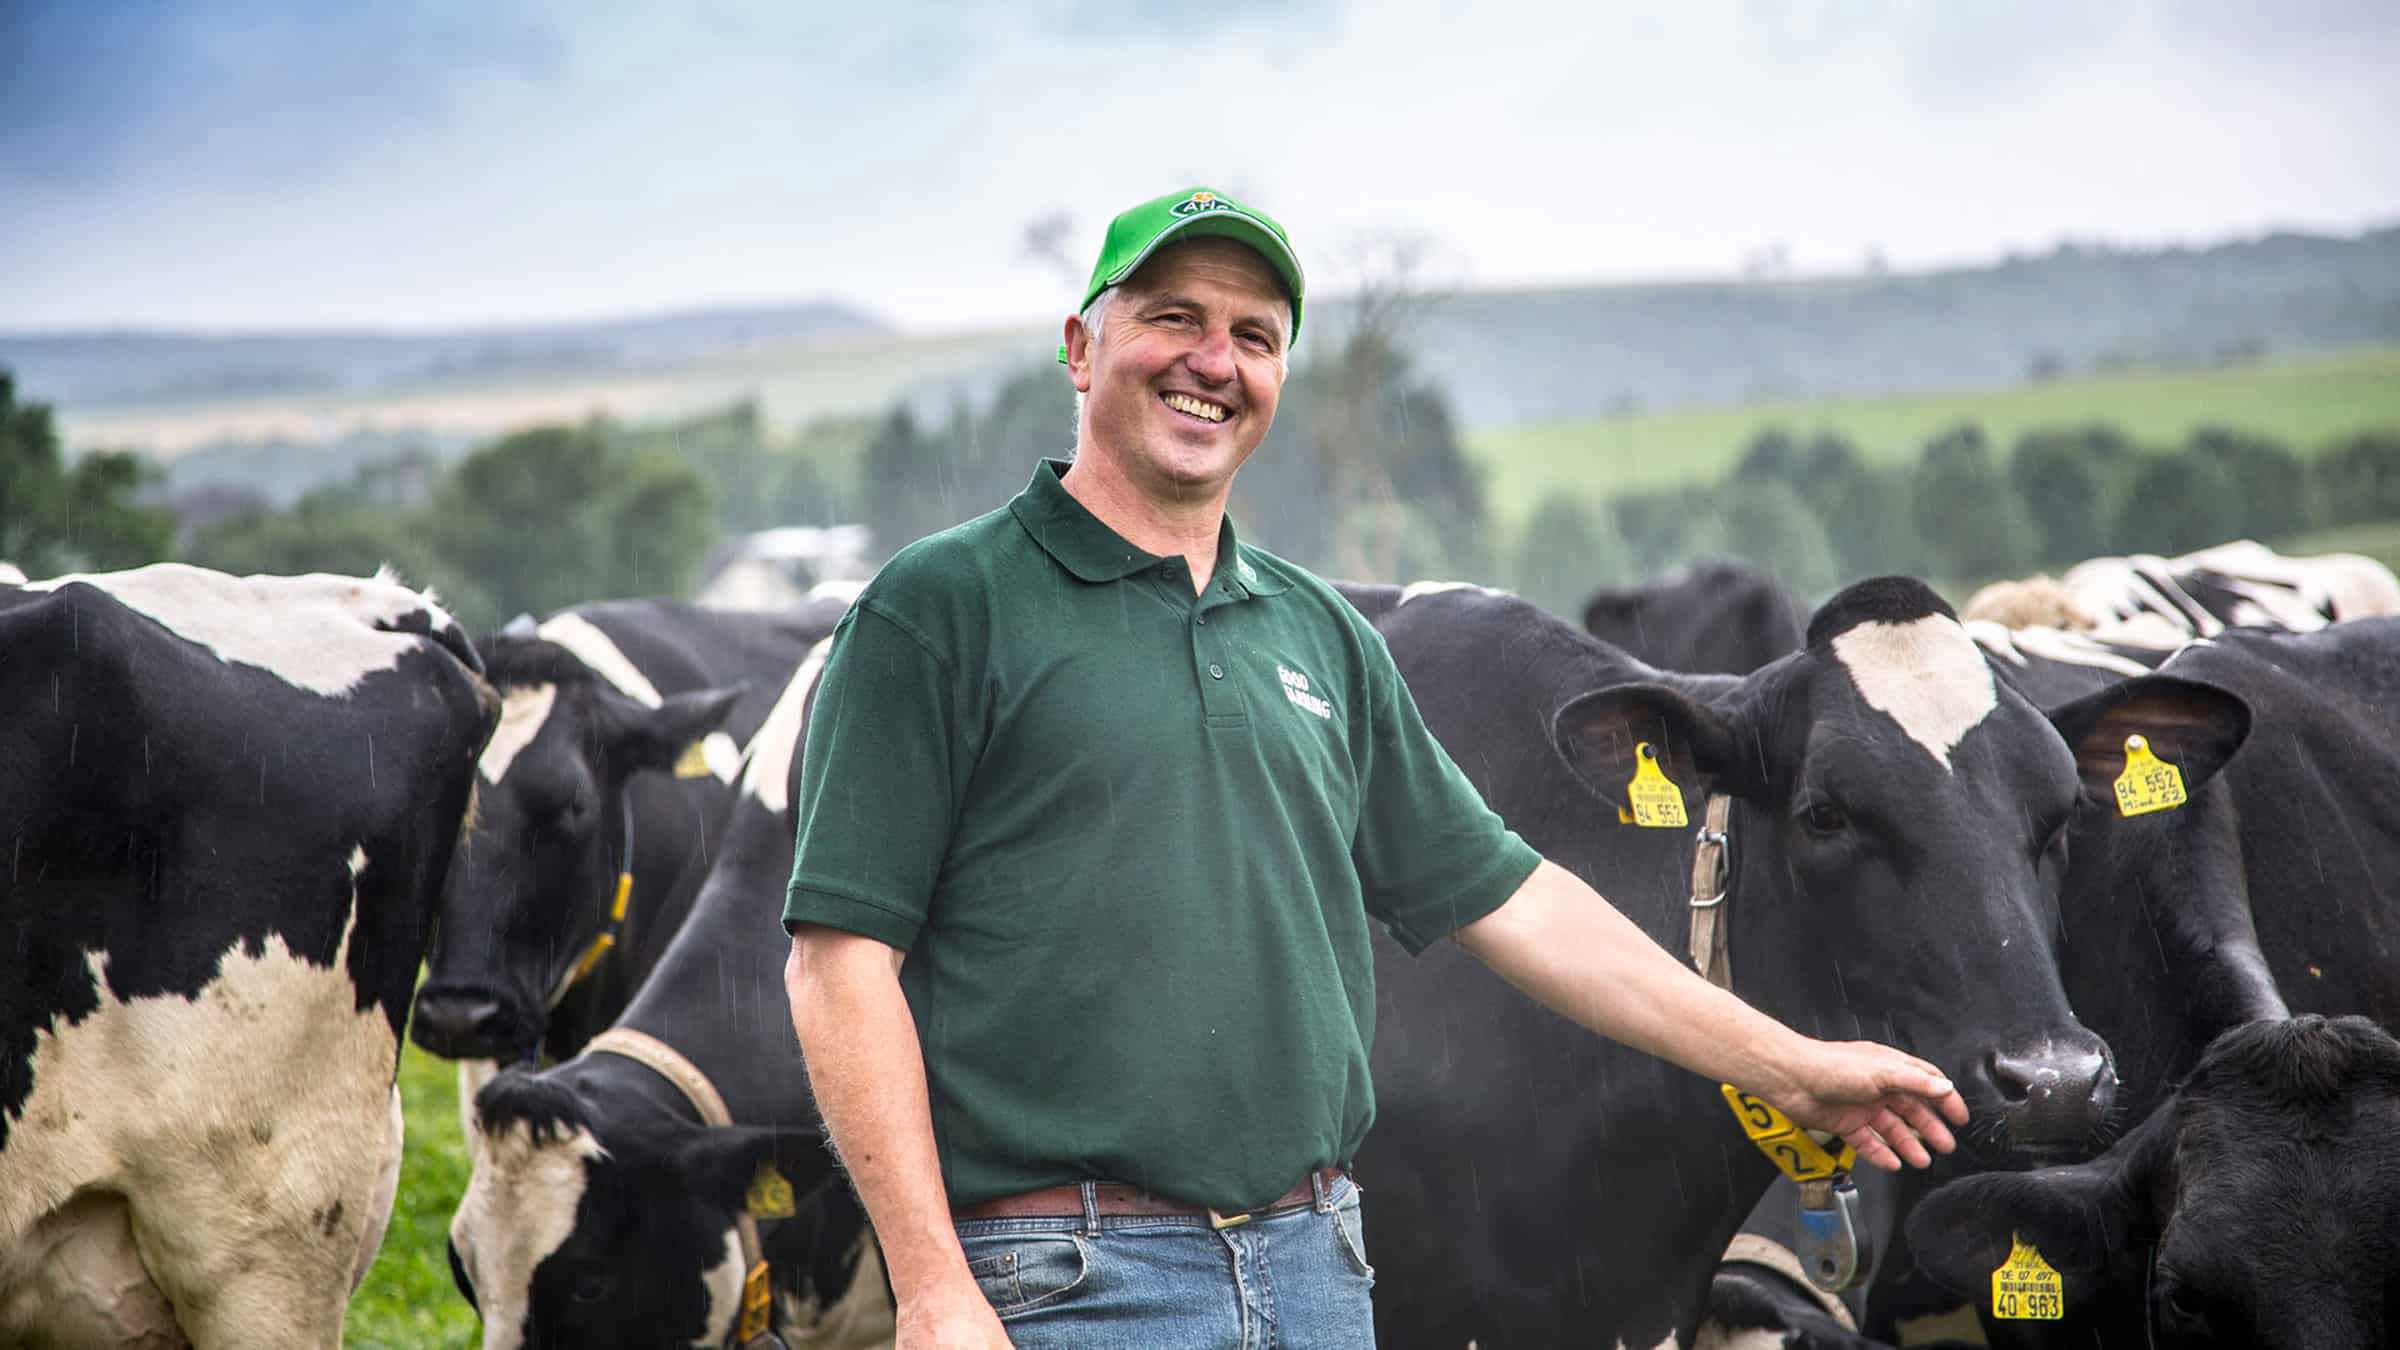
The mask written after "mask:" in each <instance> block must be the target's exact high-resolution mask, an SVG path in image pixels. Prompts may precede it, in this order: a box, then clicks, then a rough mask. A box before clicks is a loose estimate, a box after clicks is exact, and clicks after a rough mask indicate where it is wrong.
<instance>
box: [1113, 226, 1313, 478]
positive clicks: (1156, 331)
mask: <svg viewBox="0 0 2400 1350" xmlns="http://www.w3.org/2000/svg"><path fill="white" fill-rule="evenodd" d="M1290 321H1291V310H1290V307H1289V305H1288V304H1287V303H1286V301H1285V299H1284V294H1283V287H1282V285H1281V283H1280V282H1278V281H1277V280H1276V277H1275V273H1274V272H1273V271H1272V270H1270V269H1269V268H1268V267H1267V264H1266V260H1265V259H1263V258H1261V257H1259V256H1258V254H1257V253H1256V252H1254V251H1252V250H1251V249H1250V248H1248V247H1247V246H1245V245H1242V244H1238V243H1235V242H1234V241H1233V240H1230V239H1215V238H1208V239H1195V240H1192V241H1191V242H1189V243H1182V244H1173V245H1170V246H1168V247H1166V248H1163V249H1161V250H1159V252H1158V253H1157V254H1155V255H1154V256H1152V258H1151V259H1150V261H1148V262H1146V263H1144V264H1143V265H1142V268H1141V270H1140V271H1138V272H1136V273H1134V274H1133V275H1132V276H1131V277H1128V278H1127V279H1126V280H1125V281H1124V282H1123V283H1122V284H1120V285H1119V286H1118V287H1117V293H1116V295H1115V296H1114V297H1113V298H1112V299H1111V300H1110V302H1109V306H1108V310H1107V317H1106V318H1105V319H1104V320H1103V322H1102V323H1101V325H1100V340H1099V341H1098V342H1092V341H1090V340H1089V335H1088V334H1085V333H1084V332H1083V326H1082V324H1081V323H1079V322H1077V321H1075V320H1072V319H1070V320H1069V321H1068V323H1067V360H1068V368H1069V370H1070V371H1071V372H1072V374H1073V376H1074V380H1075V388H1076V389H1077V390H1078V391H1080V392H1081V393H1082V394H1083V395H1084V418H1085V421H1084V426H1083V433H1084V444H1085V449H1086V451H1087V452H1089V453H1098V454H1105V455H1108V456H1110V457H1112V458H1113V459H1114V460H1115V462H1116V463H1117V464H1118V465H1119V466H1120V467H1121V468H1122V469H1123V471H1124V472H1125V474H1126V475H1127V476H1128V477H1129V478H1132V479H1133V480H1134V481H1135V482H1136V483H1138V484H1141V485H1142V486H1144V487H1146V488H1148V489H1149V490H1151V491H1154V492H1157V493H1160V494H1163V495H1173V496H1181V495H1189V494H1191V493H1193V492H1194V491H1199V492H1207V491H1212V490H1214V489H1216V488H1218V487H1219V486H1221V485H1222V484H1223V483H1225V482H1226V481H1227V480H1229V479H1231V478H1232V477H1233V471H1234V470H1235V469H1238V468H1240V467H1241V465H1242V461H1243V460H1245V459H1248V458H1249V457H1250V452H1251V451H1253V450H1255V449H1257V448H1258V443H1259V442H1260V441H1261V440H1263V439H1265V438H1266V434H1267V428H1268V427H1269V426H1270V425H1272V424H1273V423H1274V421H1275V401H1276V398H1277V396H1278V395H1279V394H1280V393H1281V392H1282V390H1283V376H1284V360H1285V353H1284V344H1285V341H1286V339H1287V334H1288V332H1289V328H1290Z"/></svg>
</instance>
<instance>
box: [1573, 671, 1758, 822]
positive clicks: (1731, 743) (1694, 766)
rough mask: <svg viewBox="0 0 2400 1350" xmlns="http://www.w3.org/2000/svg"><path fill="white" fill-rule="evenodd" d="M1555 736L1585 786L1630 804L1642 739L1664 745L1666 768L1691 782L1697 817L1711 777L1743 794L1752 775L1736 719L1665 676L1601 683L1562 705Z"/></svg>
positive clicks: (1657, 747)
mask: <svg viewBox="0 0 2400 1350" xmlns="http://www.w3.org/2000/svg"><path fill="white" fill-rule="evenodd" d="M1550 735H1551V742H1552V745H1553V747H1554V748H1555V749H1556V750H1557V752H1558V754H1559V757H1560V758H1562V759H1564V760H1566V762H1567V767H1568V768H1570V769H1572V770H1574V772H1575V776H1576V777H1577V778H1580V779H1582V780H1583V783H1584V786H1586V787H1588V788H1590V789H1591V790H1592V791H1593V792H1595V793H1598V794H1599V795H1600V797H1601V799H1602V800H1604V801H1608V802H1613V803H1615V804H1616V806H1617V808H1618V809H1619V810H1628V809H1630V808H1631V806H1632V802H1631V801H1630V800H1629V799H1628V796H1627V793H1626V785H1627V784H1628V783H1630V782H1632V781H1633V776H1634V773H1635V771H1636V769H1637V768H1638V767H1639V766H1640V762H1641V761H1640V759H1639V757H1638V755H1637V753H1636V747H1638V746H1641V745H1645V744H1646V745H1648V746H1649V747H1650V748H1651V749H1652V750H1654V751H1656V752H1657V755H1658V767H1659V771H1660V772H1661V773H1663V774H1665V775H1666V778H1667V781H1669V782H1671V783H1673V784H1674V785H1675V786H1676V787H1678V788H1681V789H1682V790H1683V793H1684V796H1685V797H1686V799H1687V800H1686V801H1685V808H1686V810H1687V811H1689V812H1690V813H1691V814H1692V815H1693V816H1694V818H1697V815H1698V811H1697V806H1698V800H1697V797H1696V795H1695V794H1697V793H1699V792H1700V791H1701V789H1702V787H1703V785H1704V784H1714V785H1715V786H1716V787H1718V788H1719V789H1720V790H1723V791H1727V792H1732V793H1735V794H1737V795H1738V794H1740V793H1741V792H1743V791H1745V790H1746V784H1747V783H1748V781H1749V776H1748V775H1745V774H1743V773H1741V772H1739V769H1740V766H1741V765H1740V762H1741V757H1740V756H1739V755H1737V754H1736V753H1735V745H1736V740H1737V738H1736V735H1735V732H1734V727H1733V724H1732V723H1731V722H1729V721H1728V720H1727V719H1726V718H1725V717H1723V716H1722V715H1720V714H1719V713H1718V712H1717V711H1716V710H1715V709H1713V708H1710V707H1708V706H1707V705H1705V704H1702V703H1700V702H1698V701H1697V700H1694V699H1692V698H1691V697H1689V696H1688V695H1686V694H1684V693H1683V691H1681V690H1679V689H1676V688H1673V687H1672V686H1669V685H1664V684H1623V685H1617V686H1615V687H1613V688H1609V689H1597V690H1594V691H1592V692H1591V693H1588V694H1583V695H1580V696H1578V697H1576V698H1575V699H1573V700H1571V701H1569V702H1568V703H1567V705H1566V706H1565V707H1563V708H1560V709H1559V710H1558V715H1557V716H1556V717H1555V718H1553V719H1552V721H1551V728H1550Z"/></svg>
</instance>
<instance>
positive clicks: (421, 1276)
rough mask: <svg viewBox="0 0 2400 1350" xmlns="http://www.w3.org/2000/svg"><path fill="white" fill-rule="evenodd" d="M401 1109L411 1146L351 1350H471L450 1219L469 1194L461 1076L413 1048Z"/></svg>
mask: <svg viewBox="0 0 2400 1350" xmlns="http://www.w3.org/2000/svg"><path fill="white" fill-rule="evenodd" d="M400 1108H401V1111H402V1112H403V1114H405V1115H406V1117H407V1119H408V1144H407V1149H406V1152H405V1153H404V1154H403V1155H402V1157H401V1161H400V1193H399V1195H398V1196H397V1197H395V1198H394V1199H393V1201H392V1225H391V1227H390V1229H388V1230H387V1231H386V1232H385V1233H384V1235H383V1248H382V1250H381V1251H379V1252H377V1253H376V1255H375V1266H374V1268H373V1269H371V1270H369V1271H368V1272H367V1281H366V1283H365V1284H362V1285H360V1286H359V1287H358V1295H357V1297H355V1298H353V1299H351V1300H350V1316H349V1320H348V1322H347V1323H346V1325H345V1331H344V1336H345V1338H346V1339H345V1344H348V1345H351V1346H357V1347H361V1348H362V1350H467V1347H471V1346H473V1345H475V1344H476V1343H477V1332H476V1324H475V1310H474V1309H472V1308H469V1307H468V1306H467V1301H466V1300H465V1299H463V1298H460V1297H459V1295H458V1290H457V1289H456V1288H455V1287H454V1286H452V1284H451V1282H450V1258H449V1256H448V1255H447V1251H448V1248H447V1245H446V1244H447V1243H448V1241H449V1236H450V1213H451V1211H452V1210H455V1209H457V1208H458V1198H459V1197H460V1196H461V1195H464V1194H466V1190H467V1174H468V1173H469V1172H470V1171H471V1170H472V1168H471V1167H470V1165H469V1164H468V1161H467V1143H466V1139H465V1138H464V1137H463V1136H462V1135H461V1134H460V1133H459V1125H458V1070H457V1068H456V1066H454V1065H453V1064H451V1063H450V1061H448V1060H441V1059H435V1058H434V1057H433V1056H431V1055H428V1054H426V1053H425V1052H424V1051H422V1050H419V1049H418V1048H417V1047H416V1046H414V1045H408V1046H404V1047H402V1049H401V1052H400Z"/></svg>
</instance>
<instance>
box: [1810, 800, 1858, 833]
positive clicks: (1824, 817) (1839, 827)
mask: <svg viewBox="0 0 2400 1350" xmlns="http://www.w3.org/2000/svg"><path fill="white" fill-rule="evenodd" d="M1808 828H1810V829H1812V830H1815V831H1816V832H1817V833H1819V834H1838V833H1839V832H1841V831H1843V830H1846V829H1849V828H1850V817H1848V816H1846V815H1844V814H1842V808H1840V807H1838V806H1835V805H1834V804H1833V803H1832V802H1828V801H1815V802H1810V803H1809V805H1808Z"/></svg>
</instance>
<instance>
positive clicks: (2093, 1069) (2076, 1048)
mask: <svg viewBox="0 0 2400 1350" xmlns="http://www.w3.org/2000/svg"><path fill="white" fill-rule="evenodd" d="M2086 1036H2087V1037H2089V1033H2086ZM1984 1071H1985V1074H1986V1076H1987V1077H1988V1078H1989V1079H1990V1081H1991V1086H1992V1090H1993V1091H1994V1092H1995V1093H1996V1094H1997V1095H1998V1096H1999V1098H2000V1102H2001V1107H2002V1109H2003V1110H2004V1111H2005V1112H2006V1114H2007V1118H2008V1138H2009V1141H2010V1143H2011V1144H2012V1145H2014V1146H2015V1147H2017V1148H2020V1149H2030V1150H2036V1151H2047V1150H2057V1149H2061V1148H2074V1149H2080V1148H2082V1147H2084V1146H2085V1145H2087V1144H2089V1143H2090V1142H2091V1141H2092V1139H2093V1136H2094V1135H2095V1133H2096V1132H2097V1131H2098V1130H2099V1128H2100V1123H2101V1121H2103V1120H2104V1119H2106V1118H2107V1116H2108V1109H2109V1107H2110V1106H2112V1105H2114V1104H2115V1102H2116V1097H2117V1071H2116V1068H2115V1066H2113V1065H2111V1064H2110V1063H2109V1059H2108V1047H2107V1046H2105V1045H2103V1044H2101V1043H2100V1041H2099V1039H2098V1038H2097V1037H2089V1039H2088V1040H2078V1041H2063V1042H2062V1041H2044V1042H2042V1043H2040V1044H2039V1045H2034V1046H2024V1047H2016V1048H2012V1049H2004V1050H1994V1051H1992V1052H1991V1053H1990V1054H1989V1055H1987V1056H1986V1057H1985V1059H1984Z"/></svg>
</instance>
